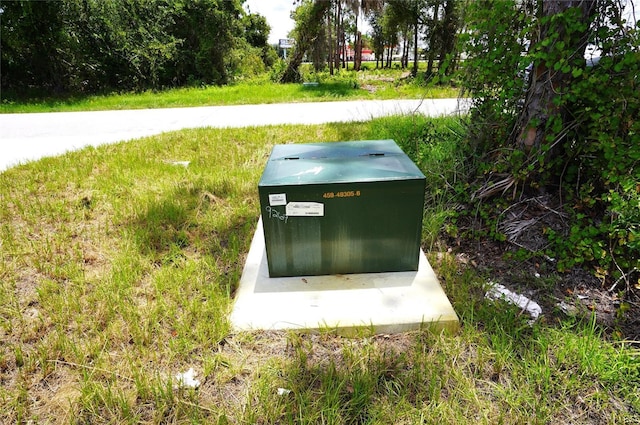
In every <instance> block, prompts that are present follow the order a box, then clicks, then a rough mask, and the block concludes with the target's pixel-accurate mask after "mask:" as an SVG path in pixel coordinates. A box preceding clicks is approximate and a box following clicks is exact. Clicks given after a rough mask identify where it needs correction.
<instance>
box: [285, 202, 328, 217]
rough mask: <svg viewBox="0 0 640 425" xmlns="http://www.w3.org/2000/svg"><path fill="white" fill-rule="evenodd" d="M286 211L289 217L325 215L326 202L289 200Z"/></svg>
mask: <svg viewBox="0 0 640 425" xmlns="http://www.w3.org/2000/svg"><path fill="white" fill-rule="evenodd" d="M286 212H287V216H289V217H323V216H324V204H321V203H319V202H289V203H288V204H287V208H286Z"/></svg>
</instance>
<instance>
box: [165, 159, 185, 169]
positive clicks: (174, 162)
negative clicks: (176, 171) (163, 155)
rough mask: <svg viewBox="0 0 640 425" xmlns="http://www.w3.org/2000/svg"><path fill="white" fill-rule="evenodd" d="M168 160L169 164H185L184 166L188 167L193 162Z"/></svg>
mask: <svg viewBox="0 0 640 425" xmlns="http://www.w3.org/2000/svg"><path fill="white" fill-rule="evenodd" d="M166 162H167V164H171V165H180V166H183V167H184V168H187V167H188V166H189V164H191V161H166Z"/></svg>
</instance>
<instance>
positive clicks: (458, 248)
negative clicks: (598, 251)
mask: <svg viewBox="0 0 640 425" xmlns="http://www.w3.org/2000/svg"><path fill="white" fill-rule="evenodd" d="M559 211H560V209H559V206H558V202H557V200H555V199H553V198H552V197H550V196H540V197H536V198H530V199H527V200H524V201H521V202H519V203H517V204H515V205H513V206H512V207H510V208H509V209H508V210H507V211H505V212H504V213H503V214H502V215H501V216H500V217H499V219H498V227H499V230H500V231H501V232H503V233H504V234H505V235H506V236H507V240H506V241H505V242H496V241H492V240H490V239H489V238H482V239H478V240H469V239H463V238H456V239H449V240H448V241H447V242H448V244H449V246H450V248H449V249H450V250H451V251H453V252H455V253H456V256H457V258H458V260H459V261H461V262H462V263H465V264H467V265H469V266H471V267H474V268H475V269H477V270H478V272H479V273H480V275H482V276H487V278H488V279H491V280H492V281H493V282H494V283H496V284H502V285H504V286H505V287H507V288H508V289H509V290H511V291H513V292H516V293H519V294H522V295H525V296H527V297H528V298H530V299H531V300H533V301H536V302H537V303H538V304H539V305H540V306H541V307H542V310H543V320H547V321H555V320H558V319H559V318H562V317H563V316H567V315H568V316H576V317H593V315H594V314H595V317H596V321H597V323H598V324H600V325H601V326H602V328H603V329H604V330H605V331H606V332H607V333H608V334H610V335H611V336H613V337H615V338H619V339H625V340H628V341H632V342H634V344H636V345H638V346H640V290H638V289H637V288H636V287H635V285H634V282H632V281H629V282H627V281H625V280H623V279H621V280H619V281H618V282H612V281H610V280H609V279H604V278H598V277H596V273H594V271H593V270H589V269H588V268H574V269H572V270H570V271H569V272H565V273H560V272H558V271H557V267H556V260H555V259H554V258H550V257H547V256H524V257H528V258H526V259H522V258H521V257H523V256H522V255H518V252H520V253H522V252H535V251H538V250H543V249H544V248H545V246H546V244H547V243H548V242H547V239H546V236H545V235H544V229H545V228H552V229H553V230H555V231H556V232H565V231H566V230H567V228H568V226H569V224H568V223H567V221H565V218H566V217H565V216H564V215H563V214H562V213H561V212H559ZM475 225H476V223H474V222H473V220H469V221H468V222H467V223H464V224H463V226H469V227H471V226H475ZM632 278H633V279H637V278H638V276H632ZM636 283H637V282H636Z"/></svg>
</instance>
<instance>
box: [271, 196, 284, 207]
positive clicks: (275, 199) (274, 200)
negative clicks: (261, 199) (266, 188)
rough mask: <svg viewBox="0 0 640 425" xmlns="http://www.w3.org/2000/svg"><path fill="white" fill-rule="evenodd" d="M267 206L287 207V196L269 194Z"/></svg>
mask: <svg viewBox="0 0 640 425" xmlns="http://www.w3.org/2000/svg"><path fill="white" fill-rule="evenodd" d="M269 205H271V206H272V207H277V206H280V205H287V194H286V193H270V194H269Z"/></svg>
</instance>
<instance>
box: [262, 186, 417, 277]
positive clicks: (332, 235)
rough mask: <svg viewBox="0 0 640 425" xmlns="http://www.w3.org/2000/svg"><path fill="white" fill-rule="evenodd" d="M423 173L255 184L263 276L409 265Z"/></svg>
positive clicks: (400, 268)
mask: <svg viewBox="0 0 640 425" xmlns="http://www.w3.org/2000/svg"><path fill="white" fill-rule="evenodd" d="M424 188H425V182H424V179H412V180H390V181H372V182H352V183H339V184H311V185H283V186H263V187H260V188H259V194H260V204H261V214H262V217H263V223H264V233H265V242H266V251H267V258H268V265H269V275H270V276H271V277H279V276H302V275H326V274H346V273H369V272H385V271H407V270H417V268H418V258H419V251H420V237H421V228H422V211H423V206H424V205H423V204H424Z"/></svg>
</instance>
